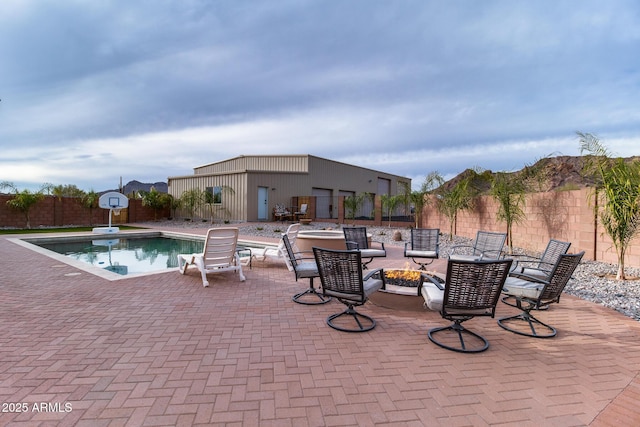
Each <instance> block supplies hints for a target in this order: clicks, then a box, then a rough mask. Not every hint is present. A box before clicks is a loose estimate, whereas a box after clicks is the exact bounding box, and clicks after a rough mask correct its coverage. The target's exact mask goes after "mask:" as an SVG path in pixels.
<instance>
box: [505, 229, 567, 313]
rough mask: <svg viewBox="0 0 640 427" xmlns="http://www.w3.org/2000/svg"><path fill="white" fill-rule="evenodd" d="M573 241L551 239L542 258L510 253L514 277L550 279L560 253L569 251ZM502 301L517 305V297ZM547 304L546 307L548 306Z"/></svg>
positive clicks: (507, 297)
mask: <svg viewBox="0 0 640 427" xmlns="http://www.w3.org/2000/svg"><path fill="white" fill-rule="evenodd" d="M570 246H571V243H569V242H562V241H560V240H555V239H551V240H549V243H547V247H546V248H545V250H544V252H543V253H542V255H541V256H540V258H536V257H531V256H528V255H515V254H514V255H509V257H511V258H514V263H513V266H512V267H511V275H512V276H514V277H520V278H524V279H526V278H527V277H536V278H542V279H545V280H549V276H550V275H551V271H553V267H554V266H555V265H556V263H557V262H558V259H559V258H560V255H563V254H566V253H567V252H568V251H569V247H570ZM502 302H503V303H505V304H507V305H510V306H512V307H516V303H515V298H514V297H513V296H505V297H504V298H502ZM556 302H560V295H558V301H556ZM548 307H549V306H548V305H545V306H544V308H545V309H546V308H548Z"/></svg>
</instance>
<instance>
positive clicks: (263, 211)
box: [258, 187, 269, 221]
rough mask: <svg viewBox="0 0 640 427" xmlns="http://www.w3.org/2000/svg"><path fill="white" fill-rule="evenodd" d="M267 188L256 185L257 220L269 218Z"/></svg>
mask: <svg viewBox="0 0 640 427" xmlns="http://www.w3.org/2000/svg"><path fill="white" fill-rule="evenodd" d="M268 207H269V188H268V187H258V221H266V220H267V219H269V209H268Z"/></svg>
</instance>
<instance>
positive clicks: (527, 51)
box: [0, 0, 640, 191]
mask: <svg viewBox="0 0 640 427" xmlns="http://www.w3.org/2000/svg"><path fill="white" fill-rule="evenodd" d="M0 99H1V101H0V182H3V181H8V182H11V183H13V184H14V185H15V186H16V187H18V188H19V189H24V188H27V189H34V190H35V189H38V188H40V187H41V186H42V184H45V183H50V184H54V185H76V186H77V187H79V188H80V189H83V190H85V191H89V190H95V191H103V190H107V189H114V188H117V187H118V185H119V183H120V180H121V179H122V182H123V183H127V182H128V181H130V180H138V181H142V182H157V181H167V178H168V177H170V176H184V175H191V174H192V173H193V168H194V167H197V166H202V165H206V164H210V163H214V162H218V161H222V160H226V159H229V158H233V157H236V156H239V155H249V154H252V155H261V154H265V155H266V154H311V155H314V156H318V157H323V158H327V159H332V160H336V161H341V162H346V163H350V164H354V165H358V166H363V167H367V168H370V169H375V170H380V171H384V172H387V173H392V174H396V175H400V176H405V177H409V178H411V179H412V180H413V187H414V188H417V187H419V186H420V184H421V183H422V182H423V181H424V179H425V177H426V176H427V174H429V173H430V172H438V173H440V174H441V175H442V176H444V177H445V178H446V179H450V178H452V177H454V176H455V175H457V174H458V173H460V172H462V171H464V170H465V169H467V168H476V169H489V170H492V171H511V170H519V169H521V168H522V167H524V166H525V165H527V164H532V163H534V162H535V161H536V160H538V159H540V158H543V157H546V156H557V155H580V146H579V142H578V138H577V136H576V131H580V132H587V133H592V134H595V135H597V136H598V137H599V138H600V139H601V141H602V143H603V144H604V145H605V146H606V147H607V148H608V149H609V151H610V152H611V153H612V154H613V155H616V156H623V157H626V156H631V155H638V154H640V149H639V148H638V147H640V2H637V1H635V0H628V1H623V0H608V1H602V0H583V1H573V0H571V1H565V0H536V1H529V0H527V1H520V0H484V1H477V0H456V1H446V0H393V1H391V0H278V1H268V0H263V1H243V0H135V1H131V0H112V1H108V0H2V1H1V2H0Z"/></svg>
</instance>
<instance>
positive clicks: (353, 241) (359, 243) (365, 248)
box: [342, 227, 387, 269]
mask: <svg viewBox="0 0 640 427" xmlns="http://www.w3.org/2000/svg"><path fill="white" fill-rule="evenodd" d="M342 231H343V232H344V240H345V243H346V245H347V249H348V250H354V249H357V250H358V251H360V254H361V255H362V258H363V259H364V258H367V259H368V261H364V262H363V263H362V268H363V269H367V265H369V264H370V263H371V261H373V259H374V258H379V257H386V256H387V251H386V250H385V248H384V243H382V242H375V241H372V242H371V243H369V238H368V237H367V228H366V227H344V228H343V229H342ZM374 244H375V245H376V246H377V247H375V248H374V247H373V246H374Z"/></svg>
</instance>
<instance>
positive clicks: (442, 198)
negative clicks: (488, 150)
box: [437, 171, 477, 240]
mask: <svg viewBox="0 0 640 427" xmlns="http://www.w3.org/2000/svg"><path fill="white" fill-rule="evenodd" d="M475 176H477V174H476V173H475V172H473V171H471V173H469V174H467V175H466V176H465V177H463V178H462V179H461V180H460V181H458V182H457V183H456V184H455V185H454V186H453V187H451V188H449V189H448V190H447V189H444V188H442V187H440V189H439V190H438V194H437V196H438V210H439V211H440V213H442V214H443V215H444V216H446V217H447V219H449V240H453V235H454V233H455V229H454V227H455V224H456V221H457V220H458V213H459V212H460V211H465V210H469V209H472V208H473V205H474V198H475V196H476V193H477V191H476V190H475V189H474V187H473V186H472V185H471V181H472V179H473V178H474V177H475Z"/></svg>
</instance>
